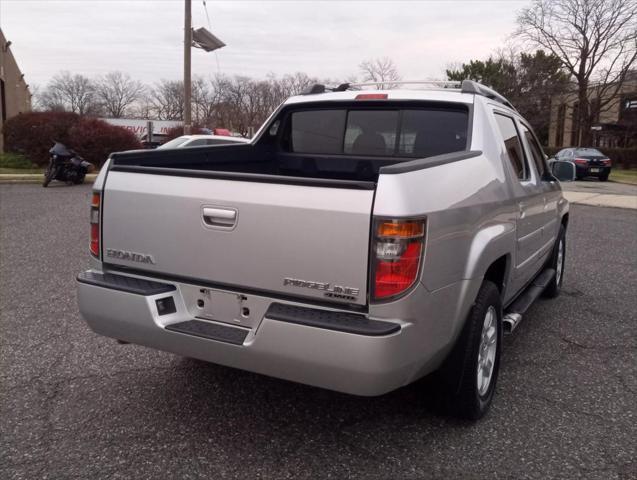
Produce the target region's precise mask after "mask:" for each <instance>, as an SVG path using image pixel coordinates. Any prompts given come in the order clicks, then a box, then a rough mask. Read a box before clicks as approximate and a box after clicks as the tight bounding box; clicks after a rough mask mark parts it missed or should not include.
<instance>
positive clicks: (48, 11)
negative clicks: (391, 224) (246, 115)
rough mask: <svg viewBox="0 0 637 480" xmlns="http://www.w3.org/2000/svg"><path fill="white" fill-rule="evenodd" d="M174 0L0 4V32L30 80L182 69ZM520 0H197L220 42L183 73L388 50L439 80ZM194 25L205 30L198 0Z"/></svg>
mask: <svg viewBox="0 0 637 480" xmlns="http://www.w3.org/2000/svg"><path fill="white" fill-rule="evenodd" d="M183 3H184V2H183V0H154V1H146V0H127V1H125V0H64V1H62V0H60V1H57V0H0V28H2V30H3V31H4V34H5V36H6V37H7V39H8V40H11V41H12V42H13V43H12V45H11V49H12V51H13V54H14V55H15V57H16V59H17V61H18V64H19V65H20V68H21V69H22V71H23V73H25V76H26V78H27V81H28V82H29V83H31V84H37V85H44V84H46V82H47V81H48V80H49V79H50V77H51V76H52V75H54V74H55V73H56V72H58V71H60V70H69V71H71V72H78V73H83V74H85V75H88V76H95V75H99V74H101V73H105V72H108V71H112V70H121V71H124V72H128V73H129V74H130V75H131V76H133V77H135V78H137V79H139V80H142V81H144V82H147V83H153V82H155V81H157V80H159V79H162V78H166V79H177V78H181V76H182V74H183V73H182V71H183V67H182V55H183V49H182V42H183ZM528 4H529V1H516V0H502V1H480V0H473V1H471V0H465V1H452V0H448V1H409V2H398V1H355V2H345V1H323V2H315V1H309V0H307V1H304V0H297V1H278V2H273V1H258V2H255V1H232V2H223V1H211V0H208V1H207V9H208V13H209V16H210V22H211V25H212V29H211V30H212V32H213V33H214V34H215V35H217V37H219V38H220V39H221V40H223V41H224V42H225V43H226V44H227V46H226V47H224V48H223V49H221V50H219V51H218V53H204V52H202V51H201V50H193V74H195V75H202V76H207V75H210V74H214V73H216V72H217V71H220V72H221V73H225V74H233V75H234V74H240V75H249V76H254V77H264V76H265V75H267V74H268V73H270V72H272V73H275V74H278V75H281V74H285V73H292V72H296V71H302V72H306V73H308V74H309V75H312V76H317V77H319V78H331V79H334V80H341V79H345V78H346V77H348V76H351V75H352V74H356V73H357V72H358V64H359V63H360V62H361V61H362V60H364V59H367V58H374V57H383V56H388V57H391V58H392V59H393V60H394V61H395V62H396V64H397V66H398V68H399V71H400V73H401V75H402V76H403V78H405V79H426V78H443V76H444V69H445V67H446V66H448V65H449V64H451V63H458V62H462V61H467V60H469V59H472V58H483V57H486V56H488V55H489V54H490V53H492V52H494V51H495V50H496V49H498V48H501V47H502V46H503V44H504V42H505V40H506V39H507V37H508V36H509V35H510V34H511V33H512V32H513V31H514V29H515V18H516V14H517V12H518V11H519V10H520V9H521V8H522V7H524V6H526V5H528ZM192 10H193V26H194V27H199V26H205V27H208V21H207V19H206V13H205V9H204V6H203V1H202V0H192Z"/></svg>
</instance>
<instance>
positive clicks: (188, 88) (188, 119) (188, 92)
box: [184, 0, 192, 135]
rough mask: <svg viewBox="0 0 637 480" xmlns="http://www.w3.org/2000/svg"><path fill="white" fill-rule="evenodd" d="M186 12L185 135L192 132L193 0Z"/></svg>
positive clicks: (187, 1)
mask: <svg viewBox="0 0 637 480" xmlns="http://www.w3.org/2000/svg"><path fill="white" fill-rule="evenodd" d="M185 4H186V8H185V12H184V135H190V133H191V131H192V112H191V102H190V98H191V96H192V85H191V83H190V82H191V79H190V53H191V52H190V49H191V47H192V27H191V22H192V5H191V0H185Z"/></svg>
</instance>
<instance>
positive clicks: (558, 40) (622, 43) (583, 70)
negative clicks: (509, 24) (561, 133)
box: [517, 0, 637, 145]
mask: <svg viewBox="0 0 637 480" xmlns="http://www.w3.org/2000/svg"><path fill="white" fill-rule="evenodd" d="M518 25H519V28H518V31H517V35H518V36H519V37H520V38H522V39H523V40H526V41H528V42H530V43H531V44H533V45H537V46H540V47H542V48H544V49H545V50H548V51H549V52H550V53H552V54H553V55H555V56H557V57H558V58H559V59H560V61H561V62H562V65H563V66H564V68H565V69H566V70H567V71H568V72H569V73H570V74H571V75H572V76H573V77H574V78H575V80H576V82H577V108H576V109H575V112H574V115H573V116H574V118H573V124H574V126H575V128H577V129H578V130H579V132H578V136H577V138H579V144H580V145H588V144H590V142H591V126H592V125H593V122H594V120H595V118H596V116H597V115H598V113H599V111H601V110H603V109H605V108H606V107H608V105H609V104H610V102H612V101H613V97H615V95H616V94H617V93H618V92H619V91H620V89H621V88H622V85H623V84H624V81H625V79H626V75H627V73H628V72H629V70H630V69H631V68H633V66H634V65H635V59H636V58H637V0H533V4H532V5H531V6H530V7H529V8H526V9H524V10H522V12H521V13H520V15H519V16H518Z"/></svg>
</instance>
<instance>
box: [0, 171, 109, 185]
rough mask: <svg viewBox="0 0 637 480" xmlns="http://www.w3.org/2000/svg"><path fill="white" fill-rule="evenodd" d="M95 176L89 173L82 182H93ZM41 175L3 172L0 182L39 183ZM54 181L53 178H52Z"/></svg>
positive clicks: (0, 175)
mask: <svg viewBox="0 0 637 480" xmlns="http://www.w3.org/2000/svg"><path fill="white" fill-rule="evenodd" d="M95 177H97V174H96V173H90V174H88V175H87V176H86V178H85V180H84V183H85V184H87V183H93V182H94V181H95ZM42 179H43V176H42V174H38V173H29V174H22V175H20V174H13V173H4V174H0V184H4V183H9V184H10V183H22V184H24V183H27V184H29V183H30V184H41V183H42ZM54 181H55V180H54Z"/></svg>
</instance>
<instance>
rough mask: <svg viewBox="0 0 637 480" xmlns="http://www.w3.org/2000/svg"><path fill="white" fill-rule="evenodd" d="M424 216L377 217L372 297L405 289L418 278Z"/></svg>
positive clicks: (389, 294) (388, 297) (379, 298)
mask: <svg viewBox="0 0 637 480" xmlns="http://www.w3.org/2000/svg"><path fill="white" fill-rule="evenodd" d="M425 227H426V223H425V220H424V219H413V220H376V221H375V222H374V232H373V239H372V252H371V258H372V269H371V272H372V281H371V284H372V300H388V299H390V298H393V297H397V296H399V295H401V294H404V293H405V292H407V291H408V290H409V289H410V288H411V287H412V286H413V285H414V283H416V280H417V279H418V272H419V271H420V262H421V259H422V256H423V251H424V247H425Z"/></svg>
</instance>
